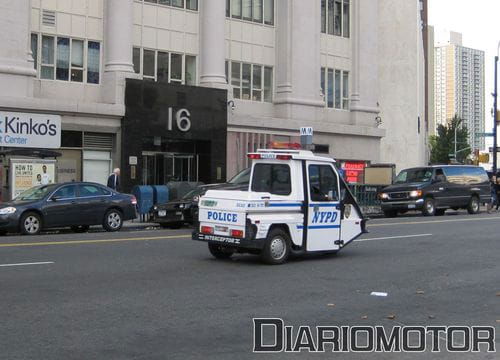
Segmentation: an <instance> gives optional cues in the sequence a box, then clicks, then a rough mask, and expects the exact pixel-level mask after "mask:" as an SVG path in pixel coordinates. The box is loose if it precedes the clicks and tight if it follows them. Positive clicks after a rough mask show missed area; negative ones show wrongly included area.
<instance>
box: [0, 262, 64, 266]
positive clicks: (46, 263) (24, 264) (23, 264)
mask: <svg viewBox="0 0 500 360" xmlns="http://www.w3.org/2000/svg"><path fill="white" fill-rule="evenodd" d="M50 264H54V262H53V261H43V262H32V263H18V264H0V267H10V266H30V265H50Z"/></svg>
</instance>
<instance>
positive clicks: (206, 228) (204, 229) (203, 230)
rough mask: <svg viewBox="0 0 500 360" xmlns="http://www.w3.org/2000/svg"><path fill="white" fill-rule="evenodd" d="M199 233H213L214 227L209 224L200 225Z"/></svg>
mask: <svg viewBox="0 0 500 360" xmlns="http://www.w3.org/2000/svg"><path fill="white" fill-rule="evenodd" d="M201 233H202V234H209V235H212V234H213V233H214V228H213V227H211V226H202V227H201Z"/></svg>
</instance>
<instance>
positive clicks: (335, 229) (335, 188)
mask: <svg viewBox="0 0 500 360" xmlns="http://www.w3.org/2000/svg"><path fill="white" fill-rule="evenodd" d="M306 166H307V179H308V188H309V191H308V193H309V194H308V196H309V207H308V216H307V251H333V250H338V249H339V248H340V246H339V240H340V220H341V207H340V188H339V179H338V175H337V173H336V172H335V170H334V169H333V166H332V165H331V164H327V163H318V162H311V161H310V162H307V164H306Z"/></svg>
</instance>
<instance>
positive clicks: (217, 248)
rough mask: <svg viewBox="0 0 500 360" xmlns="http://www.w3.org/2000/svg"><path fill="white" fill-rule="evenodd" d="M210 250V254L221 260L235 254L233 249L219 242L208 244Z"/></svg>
mask: <svg viewBox="0 0 500 360" xmlns="http://www.w3.org/2000/svg"><path fill="white" fill-rule="evenodd" d="M208 251H210V254H212V256H213V257H214V258H216V259H219V260H227V259H229V258H230V257H231V256H233V254H234V250H233V249H229V248H227V247H225V246H222V245H219V244H210V243H209V244H208Z"/></svg>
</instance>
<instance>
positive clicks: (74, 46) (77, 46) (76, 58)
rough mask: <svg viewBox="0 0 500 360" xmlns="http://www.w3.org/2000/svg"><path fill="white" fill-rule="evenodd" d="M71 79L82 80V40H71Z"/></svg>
mask: <svg viewBox="0 0 500 360" xmlns="http://www.w3.org/2000/svg"><path fill="white" fill-rule="evenodd" d="M71 81H77V82H83V40H75V39H73V40H71Z"/></svg>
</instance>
